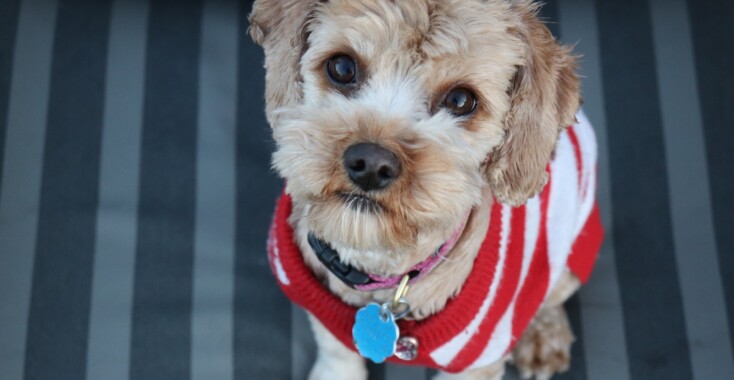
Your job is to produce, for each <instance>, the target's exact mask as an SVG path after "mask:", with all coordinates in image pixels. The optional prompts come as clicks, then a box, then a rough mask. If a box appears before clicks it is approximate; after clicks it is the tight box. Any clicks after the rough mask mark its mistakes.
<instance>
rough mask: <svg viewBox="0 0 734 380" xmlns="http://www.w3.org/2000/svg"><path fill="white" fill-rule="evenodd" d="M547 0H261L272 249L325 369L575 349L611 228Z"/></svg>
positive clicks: (440, 363)
mask: <svg viewBox="0 0 734 380" xmlns="http://www.w3.org/2000/svg"><path fill="white" fill-rule="evenodd" d="M536 13H537V6H536V5H534V4H533V3H531V2H530V1H527V0H516V1H509V0H504V1H503V0H401V1H395V0H392V1H391V0H363V1H354V0H257V1H256V2H255V4H254V8H253V11H252V14H251V15H250V33H251V35H252V37H253V39H254V40H255V41H256V42H257V43H258V44H260V45H261V46H262V47H263V48H264V50H265V67H266V70H267V74H266V100H267V117H268V121H269V123H270V125H271V127H272V130H273V135H274V139H275V142H276V145H277V147H276V151H275V153H274V154H273V166H274V168H275V169H276V170H277V171H278V173H279V174H280V175H281V176H282V177H283V178H285V179H286V189H285V194H284V195H283V196H282V197H281V199H280V201H279V204H278V208H277V210H276V214H275V217H274V221H273V225H272V228H271V233H270V239H269V245H268V249H269V258H270V263H271V268H272V270H273V272H274V273H275V275H276V278H277V280H278V283H279V285H280V286H281V288H282V289H283V291H284V292H285V293H286V295H288V296H289V297H290V298H291V299H292V300H293V301H294V302H296V303H298V304H300V305H301V306H303V307H304V308H306V309H307V310H308V311H309V313H310V317H311V322H312V326H313V330H314V333H315V335H316V340H317V343H318V347H319V353H318V359H317V362H316V364H315V365H314V367H313V369H312V371H311V378H312V379H334V378H355V379H364V378H366V367H365V365H364V359H363V358H362V356H361V355H360V354H358V352H359V353H362V354H363V355H364V356H367V357H370V358H371V359H372V360H375V361H378V362H379V361H381V360H383V359H385V358H387V360H388V361H394V362H404V363H407V364H418V365H425V366H429V367H433V368H437V369H440V370H442V372H441V374H440V375H439V377H441V378H462V379H464V378H466V379H474V378H477V379H478V378H481V379H500V378H501V377H502V374H503V372H504V363H505V361H507V360H508V359H513V360H514V363H515V364H516V365H517V366H518V367H519V369H520V371H521V373H522V374H523V375H524V376H526V377H530V376H536V377H537V378H539V379H547V378H549V377H550V376H551V375H552V374H554V373H556V372H560V371H563V370H565V369H566V368H567V367H568V364H569V359H570V358H569V348H570V345H571V343H572V341H573V335H572V333H571V331H570V329H569V325H568V321H567V318H566V315H565V313H564V311H563V309H562V303H563V301H564V300H565V299H566V298H567V297H568V296H569V295H570V294H572V293H573V292H574V291H575V290H576V289H577V287H578V285H579V284H580V283H581V282H583V281H584V280H585V279H586V278H587V277H588V275H589V273H590V271H591V267H592V266H593V262H594V259H595V256H596V253H597V251H598V247H599V245H600V242H601V235H602V230H601V226H600V224H599V218H598V213H597V211H596V207H595V201H594V191H595V184H594V183H595V160H596V152H595V142H594V136H593V132H592V131H591V129H590V126H589V125H588V123H587V122H586V120H585V118H584V117H583V115H582V114H578V117H579V121H578V122H577V121H576V120H575V114H576V112H577V110H578V107H579V81H578V78H577V76H576V74H575V72H574V71H575V68H576V58H575V57H574V56H573V55H571V53H570V49H568V48H566V47H563V46H561V45H559V44H557V43H556V41H555V40H554V39H553V37H552V36H551V34H550V33H549V31H548V30H547V28H546V27H545V26H544V25H543V23H542V22H540V21H539V20H538V18H537V15H536ZM573 123H576V124H575V125H573V126H572V127H571V128H566V127H567V126H569V125H570V124H573ZM401 280H403V281H409V284H410V285H409V289H408V293H407V295H403V294H398V295H397V296H396V292H398V283H399V282H401ZM403 289H405V287H404V286H401V287H400V290H403ZM401 296H402V297H401ZM372 303H375V304H376V305H375V307H376V308H377V309H375V310H379V312H376V313H378V314H375V315H378V318H377V319H374V318H373V319H372V320H370V321H371V322H370V323H372V325H370V324H369V323H366V322H362V321H363V319H362V318H368V317H366V315H368V314H369V312H370V310H371V309H370V307H365V306H366V305H370V304H372ZM405 304H409V307H410V309H409V313H407V315H402V314H405V312H406V311H407V307H406V305H405ZM360 308H361V309H360ZM358 309H360V310H359V311H358ZM357 313H360V316H358V317H356V316H355V315H356V314H357ZM363 313H364V314H363ZM400 317H404V318H402V319H401V320H400V321H398V322H394V320H396V319H399V318H400ZM383 324H384V325H387V326H392V327H391V328H387V330H385V331H382V330H380V331H382V332H378V331H377V330H378V328H377V327H374V326H378V325H379V326H384V325H383ZM373 325H374V326H373ZM365 326H368V327H365ZM369 326H372V327H369ZM394 326H398V329H397V330H396V329H394ZM380 328H381V327H380ZM383 332H384V334H383ZM391 334H392V335H391ZM397 334H399V340H398V341H397V342H395V339H397V338H398V335H397ZM383 335H384V336H383ZM385 347H387V351H386V352H387V354H386V355H383V356H379V355H377V354H374V352H376V351H380V350H382V351H384V348H385ZM393 354H394V355H393Z"/></svg>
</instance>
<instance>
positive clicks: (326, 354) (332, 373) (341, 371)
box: [308, 314, 367, 380]
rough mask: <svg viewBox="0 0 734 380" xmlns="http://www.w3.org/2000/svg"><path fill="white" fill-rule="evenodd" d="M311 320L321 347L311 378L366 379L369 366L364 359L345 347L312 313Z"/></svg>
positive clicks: (313, 379) (310, 379)
mask: <svg viewBox="0 0 734 380" xmlns="http://www.w3.org/2000/svg"><path fill="white" fill-rule="evenodd" d="M308 319H309V321H310V322H311V329H312V330H313V334H314V338H315V339H316V345H317V346H318V348H319V352H318V355H317V357H316V363H315V364H314V366H313V368H312V369H311V373H310V374H309V375H308V379H309V380H330V379H346V380H366V379H367V367H366V366H365V364H364V359H362V357H361V356H359V355H358V354H357V353H355V352H353V351H351V350H350V349H348V348H347V347H345V346H344V345H343V344H342V343H341V342H340V341H339V340H338V339H336V338H335V337H334V336H333V335H331V333H330V332H329V330H327V329H326V327H324V325H322V324H321V322H319V321H318V320H316V318H314V317H313V316H312V315H311V314H309V315H308Z"/></svg>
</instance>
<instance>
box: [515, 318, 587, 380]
mask: <svg viewBox="0 0 734 380" xmlns="http://www.w3.org/2000/svg"><path fill="white" fill-rule="evenodd" d="M574 340H575V339H574V337H573V333H572V332H571V328H570V327H569V325H568V318H567V317H566V312H565V311H564V310H563V306H557V307H553V308H548V309H542V310H541V311H540V312H538V315H536V316H535V319H533V322H532V323H531V324H530V327H528V329H527V330H526V331H525V335H523V336H522V338H521V339H520V341H519V342H518V343H517V346H516V347H515V350H514V351H513V353H512V358H513V361H514V363H515V366H517V369H518V372H520V376H521V377H522V378H523V379H531V378H533V377H535V379H537V380H548V379H550V378H551V376H553V375H554V374H556V373H561V372H565V371H567V370H568V366H569V363H570V362H571V344H572V343H573V341H574Z"/></svg>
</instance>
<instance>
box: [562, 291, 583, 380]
mask: <svg viewBox="0 0 734 380" xmlns="http://www.w3.org/2000/svg"><path fill="white" fill-rule="evenodd" d="M564 307H565V308H566V313H567V314H568V320H569V322H570V323H571V330H572V331H573V334H574V336H575V337H576V341H575V342H574V344H573V346H571V367H570V368H569V369H568V372H565V373H563V374H560V375H558V376H556V377H554V379H558V380H585V379H586V360H585V355H584V339H583V330H581V303H580V302H579V295H578V293H576V294H575V295H574V296H573V297H571V298H569V300H568V301H566V303H565V304H564Z"/></svg>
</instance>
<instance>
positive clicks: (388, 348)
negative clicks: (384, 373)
mask: <svg viewBox="0 0 734 380" xmlns="http://www.w3.org/2000/svg"><path fill="white" fill-rule="evenodd" d="M380 309H381V308H380V305H378V304H376V303H369V304H367V305H366V306H365V307H363V308H361V309H359V310H357V316H356V320H355V322H354V327H353V328H352V337H353V338H354V345H355V346H357V351H359V354H360V355H362V356H363V357H365V358H367V359H370V360H372V361H373V362H375V363H382V362H384V361H385V359H387V358H389V357H390V356H392V355H393V354H394V353H395V345H396V343H397V341H398V335H400V334H399V330H398V324H397V323H395V317H393V315H392V313H390V312H388V313H386V318H384V319H383V316H382V315H381V310H380Z"/></svg>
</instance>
